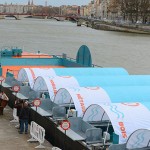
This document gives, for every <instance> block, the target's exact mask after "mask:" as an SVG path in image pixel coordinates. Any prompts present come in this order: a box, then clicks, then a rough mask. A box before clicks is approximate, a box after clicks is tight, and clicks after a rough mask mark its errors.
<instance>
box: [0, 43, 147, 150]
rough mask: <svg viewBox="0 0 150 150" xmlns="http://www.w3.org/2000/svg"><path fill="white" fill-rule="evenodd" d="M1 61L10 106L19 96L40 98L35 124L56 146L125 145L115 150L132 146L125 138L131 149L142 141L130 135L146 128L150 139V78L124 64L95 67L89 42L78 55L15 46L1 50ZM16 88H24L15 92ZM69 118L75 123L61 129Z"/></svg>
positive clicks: (72, 149)
mask: <svg viewBox="0 0 150 150" xmlns="http://www.w3.org/2000/svg"><path fill="white" fill-rule="evenodd" d="M0 61H1V62H0V63H1V68H0V74H1V78H0V79H3V78H5V80H4V81H2V80H1V90H3V91H4V92H5V93H6V94H7V96H8V97H9V99H10V100H9V102H8V105H9V106H10V107H11V108H13V107H14V103H15V100H16V99H22V100H27V101H29V102H30V103H31V104H32V102H33V101H34V100H35V99H37V98H38V99H40V100H41V105H40V106H39V107H38V108H36V107H34V106H32V105H31V108H30V120H29V122H30V123H31V124H32V122H33V121H34V122H36V123H37V124H38V125H40V126H41V127H43V128H44V129H45V138H46V139H47V140H48V141H49V142H50V143H51V144H52V145H54V146H57V147H59V148H61V149H63V150H64V149H65V150H96V149H104V150H105V149H107V148H108V147H109V146H110V145H113V144H120V145H117V146H116V145H113V146H110V147H109V149H110V150H116V149H119V148H121V149H126V148H127V147H126V146H127V145H128V144H124V143H125V142H127V143H129V147H131V145H132V146H133V145H136V140H135V141H134V140H132V136H130V135H131V133H132V132H134V131H135V130H137V132H136V131H135V133H133V135H135V134H137V133H138V132H139V130H138V129H140V128H143V129H146V130H140V131H141V132H142V137H146V138H147V136H144V135H143V133H144V132H145V131H146V132H147V129H148V128H149V127H148V126H147V125H149V124H150V111H149V110H150V103H149V102H148V99H149V98H150V96H149V91H150V86H149V82H147V81H149V78H150V76H144V75H143V76H131V75H129V74H128V72H127V71H126V70H125V69H123V68H101V67H100V66H96V65H93V64H92V58H91V54H90V51H89V49H88V47H87V46H85V45H83V46H81V47H80V48H79V51H78V53H77V56H76V59H72V58H68V57H67V56H66V54H63V55H61V56H58V55H57V56H56V55H47V54H42V53H40V52H38V53H37V54H32V53H27V52H22V50H21V49H18V48H12V49H10V50H8V49H3V50H2V51H1V59H0ZM97 76H98V77H97ZM117 77H118V78H117ZM88 80H90V81H88ZM92 80H95V82H94V81H92ZM112 81H113V82H112ZM14 86H17V87H19V91H17V92H14V91H13V87H14ZM81 86H82V87H81ZM141 86H142V87H141ZM137 91H138V94H136V92H137ZM118 92H119V94H118ZM130 102H132V103H130ZM131 106H132V107H131ZM141 111H142V114H143V115H141V113H140V112H141ZM134 113H135V114H134ZM129 114H132V117H128V116H129ZM133 114H134V115H133ZM137 118H138V119H137ZM64 120H67V121H69V122H70V129H68V130H67V131H66V132H65V131H63V130H62V128H61V123H62V121H64ZM134 121H135V122H136V124H134V125H132V126H131V124H132V123H133V122H134ZM142 121H143V122H142ZM128 138H130V139H129V140H128ZM134 139H136V137H135V136H134ZM129 141H130V142H129ZM122 143H123V144H122ZM145 143H146V141H145ZM140 144H141V143H140V142H139V143H138V148H139V147H140V146H141V145H140ZM142 146H143V144H142ZM144 146H145V145H144ZM148 146H149V145H147V146H146V148H147V147H148ZM118 147H119V148H118ZM134 148H137V147H134Z"/></svg>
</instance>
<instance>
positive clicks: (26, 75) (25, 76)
mask: <svg viewBox="0 0 150 150" xmlns="http://www.w3.org/2000/svg"><path fill="white" fill-rule="evenodd" d="M38 76H43V77H44V76H47V77H53V76H56V74H55V72H54V71H53V70H52V69H50V68H42V69H41V68H22V69H20V71H19V73H18V77H17V80H18V81H22V82H29V85H30V87H31V88H33V85H34V80H35V79H36V78H37V77H38Z"/></svg>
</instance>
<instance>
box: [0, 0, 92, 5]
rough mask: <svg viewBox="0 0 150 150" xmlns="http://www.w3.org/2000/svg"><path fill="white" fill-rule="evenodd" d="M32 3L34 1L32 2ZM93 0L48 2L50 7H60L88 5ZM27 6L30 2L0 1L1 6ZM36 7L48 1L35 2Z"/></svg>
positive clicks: (25, 0)
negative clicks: (5, 4) (11, 4)
mask: <svg viewBox="0 0 150 150" xmlns="http://www.w3.org/2000/svg"><path fill="white" fill-rule="evenodd" d="M30 1H32V0H30ZM90 1H91V0H47V4H48V5H52V6H60V5H79V6H80V5H87V4H88V3H89V2H90ZM5 2H6V3H7V4H10V3H13V4H16V3H17V4H27V3H28V0H0V4H4V3H5ZM33 2H34V4H36V5H45V2H46V0H33Z"/></svg>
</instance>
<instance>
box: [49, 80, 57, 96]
mask: <svg viewBox="0 0 150 150" xmlns="http://www.w3.org/2000/svg"><path fill="white" fill-rule="evenodd" d="M50 83H51V84H52V88H53V92H54V95H56V93H57V89H56V84H55V82H54V81H53V80H50Z"/></svg>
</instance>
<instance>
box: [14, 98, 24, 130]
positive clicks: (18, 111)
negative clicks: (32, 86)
mask: <svg viewBox="0 0 150 150" xmlns="http://www.w3.org/2000/svg"><path fill="white" fill-rule="evenodd" d="M22 107H23V101H22V100H20V99H17V100H16V101H15V104H14V108H16V109H17V117H18V119H19V126H17V128H18V129H20V118H19V116H20V111H21V108H22Z"/></svg>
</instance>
